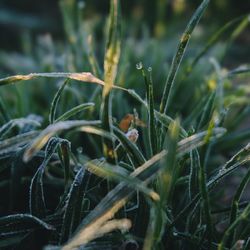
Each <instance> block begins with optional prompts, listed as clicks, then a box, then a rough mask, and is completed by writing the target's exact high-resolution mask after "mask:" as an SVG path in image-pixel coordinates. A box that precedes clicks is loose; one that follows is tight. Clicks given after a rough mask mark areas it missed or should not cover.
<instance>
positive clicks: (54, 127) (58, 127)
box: [23, 120, 100, 162]
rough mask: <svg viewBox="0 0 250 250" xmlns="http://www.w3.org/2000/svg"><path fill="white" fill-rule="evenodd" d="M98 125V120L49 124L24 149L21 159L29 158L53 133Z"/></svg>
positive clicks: (26, 159)
mask: <svg viewBox="0 0 250 250" xmlns="http://www.w3.org/2000/svg"><path fill="white" fill-rule="evenodd" d="M93 125H100V122H99V121H78V120H76V121H74V120H72V121H64V122H58V123H54V124H51V125H49V126H48V127H47V128H46V129H44V130H43V131H42V132H41V133H40V135H39V136H38V137H37V138H36V139H35V140H34V141H33V143H32V144H31V146H29V148H28V149H27V150H26V151H25V153H24V156H23V160H24V161H25V162H27V161H28V160H29V159H31V158H32V157H33V156H34V155H35V154H36V153H37V152H38V151H39V150H40V149H41V148H42V147H43V146H44V145H45V144H46V143H47V141H48V140H49V139H50V138H51V137H52V136H53V135H55V134H57V133H60V132H62V131H65V130H69V129H74V128H77V127H84V126H87V127H89V126H93Z"/></svg>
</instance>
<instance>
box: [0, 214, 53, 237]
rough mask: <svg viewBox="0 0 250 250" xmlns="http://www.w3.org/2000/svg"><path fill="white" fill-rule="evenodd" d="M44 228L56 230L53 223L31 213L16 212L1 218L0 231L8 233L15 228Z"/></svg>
mask: <svg viewBox="0 0 250 250" xmlns="http://www.w3.org/2000/svg"><path fill="white" fill-rule="evenodd" d="M37 227H40V228H44V229H47V230H54V227H53V226H52V225H49V224H48V223H46V222H44V221H43V220H41V219H39V218H37V217H36V216H33V215H30V214H14V215H8V216H4V217H1V218H0V232H1V233H7V232H12V231H13V229H15V230H23V229H27V228H29V229H32V228H37Z"/></svg>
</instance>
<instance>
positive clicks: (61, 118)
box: [55, 102, 95, 122]
mask: <svg viewBox="0 0 250 250" xmlns="http://www.w3.org/2000/svg"><path fill="white" fill-rule="evenodd" d="M94 106H95V104H94V103H93V102H89V103H83V104H80V105H78V106H76V107H74V108H72V109H70V110H69V111H67V112H65V113H64V114H62V115H61V116H59V117H58V118H57V119H56V120H55V122H60V121H65V120H68V119H69V118H70V117H72V116H74V115H76V114H78V113H79V112H82V111H83V110H85V109H88V108H92V107H94Z"/></svg>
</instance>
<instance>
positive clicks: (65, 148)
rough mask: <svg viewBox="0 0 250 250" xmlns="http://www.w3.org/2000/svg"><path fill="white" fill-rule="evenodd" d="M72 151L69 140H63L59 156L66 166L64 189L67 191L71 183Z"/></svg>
mask: <svg viewBox="0 0 250 250" xmlns="http://www.w3.org/2000/svg"><path fill="white" fill-rule="evenodd" d="M70 151H71V144H70V142H69V141H66V140H65V141H62V142H61V145H60V151H59V156H60V159H61V162H62V165H63V168H64V182H65V185H64V187H65V188H64V190H65V191H66V190H67V189H68V187H69V183H70Z"/></svg>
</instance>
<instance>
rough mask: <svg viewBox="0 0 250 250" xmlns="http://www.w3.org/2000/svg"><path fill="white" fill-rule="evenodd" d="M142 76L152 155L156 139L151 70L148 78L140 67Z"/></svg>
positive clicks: (156, 144)
mask: <svg viewBox="0 0 250 250" xmlns="http://www.w3.org/2000/svg"><path fill="white" fill-rule="evenodd" d="M141 71H142V76H143V78H144V82H145V86H146V96H147V106H148V120H149V124H148V132H149V144H150V147H151V152H152V155H154V154H156V153H157V151H158V150H157V147H158V140H157V135H156V126H155V113H154V93H153V81H152V75H151V71H150V72H149V74H150V78H149V79H148V77H147V75H146V72H145V69H144V68H143V67H142V69H141Z"/></svg>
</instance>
